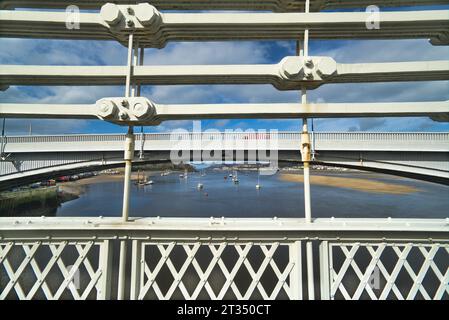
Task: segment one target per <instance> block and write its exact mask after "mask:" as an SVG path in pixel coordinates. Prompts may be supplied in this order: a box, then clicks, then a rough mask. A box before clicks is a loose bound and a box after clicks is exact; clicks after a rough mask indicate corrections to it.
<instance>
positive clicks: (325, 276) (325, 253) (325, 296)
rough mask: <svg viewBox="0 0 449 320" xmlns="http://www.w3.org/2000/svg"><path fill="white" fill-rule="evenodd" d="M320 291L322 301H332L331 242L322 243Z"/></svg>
mask: <svg viewBox="0 0 449 320" xmlns="http://www.w3.org/2000/svg"><path fill="white" fill-rule="evenodd" d="M320 289H321V296H320V298H321V300H329V299H330V268H329V242H328V241H326V240H324V241H321V243H320Z"/></svg>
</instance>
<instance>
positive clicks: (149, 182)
mask: <svg viewBox="0 0 449 320" xmlns="http://www.w3.org/2000/svg"><path fill="white" fill-rule="evenodd" d="M153 183H154V182H153V180H150V181H147V182H145V185H146V186H148V185H152V184H153Z"/></svg>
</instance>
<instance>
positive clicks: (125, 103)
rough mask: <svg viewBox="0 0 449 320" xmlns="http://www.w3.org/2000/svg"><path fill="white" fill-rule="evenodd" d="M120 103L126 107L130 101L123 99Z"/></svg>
mask: <svg viewBox="0 0 449 320" xmlns="http://www.w3.org/2000/svg"><path fill="white" fill-rule="evenodd" d="M120 104H121V105H122V107H126V106H128V101H127V100H126V99H123V100H122V101H120Z"/></svg>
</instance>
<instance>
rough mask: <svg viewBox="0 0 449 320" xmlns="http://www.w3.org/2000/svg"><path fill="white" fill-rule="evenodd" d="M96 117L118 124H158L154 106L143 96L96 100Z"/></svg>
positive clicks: (158, 120)
mask: <svg viewBox="0 0 449 320" xmlns="http://www.w3.org/2000/svg"><path fill="white" fill-rule="evenodd" d="M95 105H96V109H97V117H98V118H100V119H101V120H105V121H109V122H112V123H115V124H118V125H140V124H145V125H158V124H160V123H161V120H160V119H157V118H156V115H157V114H156V108H155V105H154V104H153V102H151V101H150V100H148V99H147V98H145V97H130V98H123V97H117V98H104V99H100V100H98V101H97V102H96V104H95Z"/></svg>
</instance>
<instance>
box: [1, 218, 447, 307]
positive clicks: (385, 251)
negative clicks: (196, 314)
mask: <svg viewBox="0 0 449 320" xmlns="http://www.w3.org/2000/svg"><path fill="white" fill-rule="evenodd" d="M310 240H311V241H313V243H314V250H316V251H317V256H318V257H319V259H318V261H317V262H315V263H314V265H313V267H314V269H315V270H316V272H315V283H316V285H315V287H316V288H314V289H316V290H318V292H317V293H316V296H317V297H318V298H321V299H449V223H448V221H447V219H446V220H443V219H439V220H438V219H316V220H315V221H314V222H313V223H312V224H306V223H304V220H303V219H254V218H253V219H224V218H223V219H221V218H219V219H202V218H193V219H192V218H189V219H182V218H161V219H159V218H144V219H135V220H134V221H131V222H129V223H121V221H120V220H119V219H117V218H0V298H1V299H17V298H19V299H33V298H46V299H109V298H115V297H116V294H117V283H118V281H119V279H118V274H119V272H118V271H117V269H118V261H117V257H118V253H119V251H118V250H119V249H118V248H119V246H120V242H122V241H124V242H125V244H126V246H128V248H130V249H131V250H130V251H129V250H128V252H129V254H128V255H127V257H126V258H127V261H128V262H129V265H131V269H128V270H124V272H123V277H124V280H125V284H126V286H125V287H126V294H125V297H129V298H131V299H174V298H177V299H236V298H237V299H255V298H256V299H257V298H259V299H261V298H263V299H307V298H308V296H307V293H306V292H307V290H305V289H306V287H307V284H306V281H305V279H304V278H305V277H304V276H303V269H305V265H306V262H307V261H305V260H304V257H303V255H302V254H301V252H302V250H304V243H305V242H306V241H310ZM318 293H319V294H318Z"/></svg>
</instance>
